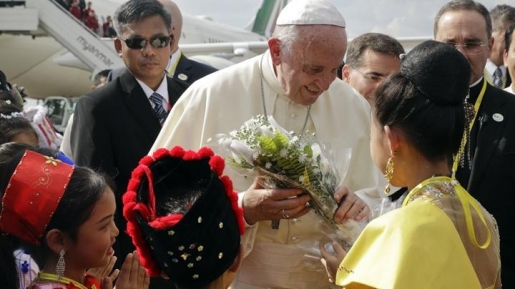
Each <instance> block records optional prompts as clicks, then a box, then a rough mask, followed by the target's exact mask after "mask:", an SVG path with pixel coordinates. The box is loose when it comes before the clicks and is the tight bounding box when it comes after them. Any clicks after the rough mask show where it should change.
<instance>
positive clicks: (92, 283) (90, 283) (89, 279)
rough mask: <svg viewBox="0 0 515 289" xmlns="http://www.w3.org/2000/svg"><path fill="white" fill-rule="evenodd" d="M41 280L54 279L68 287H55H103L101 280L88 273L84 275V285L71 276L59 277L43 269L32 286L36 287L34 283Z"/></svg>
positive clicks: (85, 288)
mask: <svg viewBox="0 0 515 289" xmlns="http://www.w3.org/2000/svg"><path fill="white" fill-rule="evenodd" d="M39 281H52V282H56V283H59V284H62V285H65V286H66V288H65V287H54V289H101V288H100V282H99V281H98V280H97V279H96V278H95V277H93V276H91V275H86V276H85V277H84V285H83V284H80V283H79V282H77V281H75V280H72V279H70V278H66V277H59V276H57V275H55V274H51V273H45V272H43V271H41V272H39V273H38V277H37V278H36V280H34V282H33V283H32V285H31V286H30V288H31V289H32V288H34V285H35V284H37V283H38V282H39Z"/></svg>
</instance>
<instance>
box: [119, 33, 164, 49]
mask: <svg viewBox="0 0 515 289" xmlns="http://www.w3.org/2000/svg"><path fill="white" fill-rule="evenodd" d="M118 39H120V40H122V41H123V42H125V44H127V47H129V48H130V49H143V48H145V46H147V43H148V42H150V45H152V47H154V48H164V47H167V46H168V45H170V41H172V39H173V35H170V36H158V37H153V38H150V40H147V39H144V38H141V37H137V36H136V37H131V38H128V39H122V38H120V37H118Z"/></svg>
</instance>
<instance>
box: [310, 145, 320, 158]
mask: <svg viewBox="0 0 515 289" xmlns="http://www.w3.org/2000/svg"><path fill="white" fill-rule="evenodd" d="M311 150H312V151H313V158H316V157H318V156H319V155H320V154H321V153H322V150H321V149H320V145H319V144H317V143H314V144H312V145H311Z"/></svg>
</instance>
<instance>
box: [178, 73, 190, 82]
mask: <svg viewBox="0 0 515 289" xmlns="http://www.w3.org/2000/svg"><path fill="white" fill-rule="evenodd" d="M177 78H178V79H180V80H182V81H186V80H188V76H187V75H186V74H184V73H179V75H177Z"/></svg>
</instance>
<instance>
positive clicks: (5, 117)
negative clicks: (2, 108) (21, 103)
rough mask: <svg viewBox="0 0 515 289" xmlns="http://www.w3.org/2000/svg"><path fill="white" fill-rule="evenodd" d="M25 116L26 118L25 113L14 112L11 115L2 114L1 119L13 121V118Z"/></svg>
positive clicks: (0, 114)
mask: <svg viewBox="0 0 515 289" xmlns="http://www.w3.org/2000/svg"><path fill="white" fill-rule="evenodd" d="M7 101H9V100H7ZM7 101H6V102H7ZM9 102H10V101H9ZM23 116H24V114H23V112H19V111H14V112H11V113H10V114H3V113H0V118H3V119H13V118H17V117H23Z"/></svg>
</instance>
